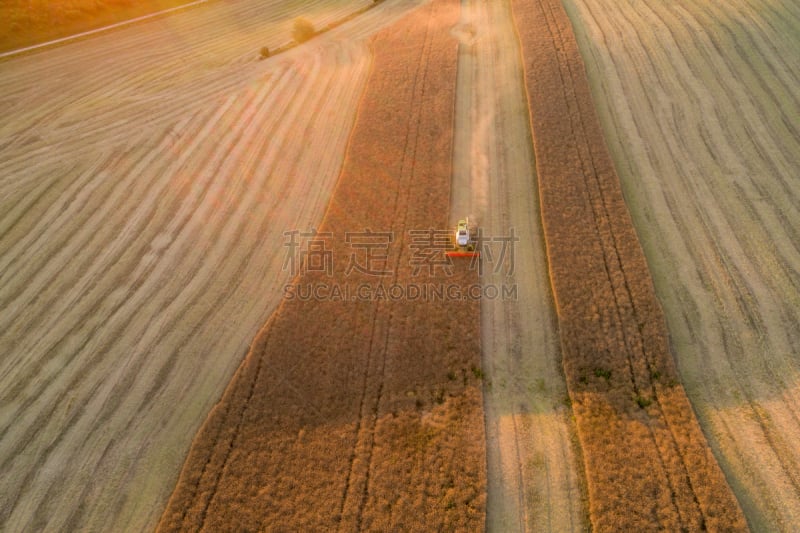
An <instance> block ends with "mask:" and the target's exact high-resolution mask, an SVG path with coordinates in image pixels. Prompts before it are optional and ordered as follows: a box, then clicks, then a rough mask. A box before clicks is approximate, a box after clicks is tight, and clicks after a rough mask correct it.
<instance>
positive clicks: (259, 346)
mask: <svg viewBox="0 0 800 533" xmlns="http://www.w3.org/2000/svg"><path fill="white" fill-rule="evenodd" d="M458 12H459V10H458V2H457V1H456V0H440V1H435V2H431V3H429V4H427V5H426V6H424V7H422V8H419V9H418V10H417V11H415V12H414V13H412V14H411V15H410V16H409V17H407V18H406V19H404V20H403V21H401V22H400V23H398V24H396V25H394V26H392V27H390V28H388V29H387V30H385V31H384V32H382V33H380V34H379V35H378V36H377V37H376V39H375V40H374V42H373V47H374V54H375V57H374V64H373V68H372V74H371V76H370V78H369V81H368V83H367V87H366V89H365V93H364V95H363V97H362V101H361V104H360V107H359V112H358V120H357V122H356V125H355V127H354V130H353V132H352V136H351V139H350V144H349V147H348V151H347V155H346V159H345V165H344V168H343V170H342V174H341V176H340V178H339V183H338V185H337V188H336V191H335V193H334V196H333V198H332V199H331V203H330V206H329V208H328V212H327V214H326V216H325V219H324V221H323V224H322V226H321V227H320V228H319V233H318V235H319V238H320V239H326V240H323V241H322V242H327V245H326V246H327V249H328V251H330V253H331V255H330V267H331V268H330V271H317V270H313V269H311V268H309V264H308V263H303V266H304V268H303V270H302V272H300V273H299V275H298V277H297V278H296V279H295V281H294V283H293V285H292V290H291V291H290V293H289V294H292V295H294V296H293V297H289V296H287V298H286V299H285V300H284V301H283V303H282V304H281V306H280V308H279V309H278V311H276V312H275V313H274V314H273V316H272V317H271V318H270V320H269V322H268V323H267V324H266V325H265V326H264V328H263V330H262V331H261V332H260V333H259V334H258V336H257V337H256V339H255V340H254V342H253V345H252V347H251V350H250V352H249V353H248V355H247V357H246V359H245V361H244V362H243V364H242V366H241V367H240V368H239V370H238V371H237V373H236V375H235V377H234V379H233V380H232V381H231V383H230V385H229V387H228V388H227V390H226V392H225V394H224V395H223V397H222V399H221V401H220V403H219V404H218V405H217V406H216V407H215V408H214V409H213V410H212V412H211V413H210V415H209V418H208V419H207V421H206V423H205V424H204V426H203V428H202V429H201V431H200V432H199V433H198V435H197V436H196V438H195V441H194V443H193V445H192V449H191V450H190V453H189V456H188V458H187V460H186V463H185V465H184V469H183V471H182V473H181V477H180V480H179V481H178V485H177V487H176V489H175V492H174V493H173V496H172V498H171V499H170V502H169V504H168V506H167V509H166V510H165V512H164V515H163V516H162V521H161V524H160V526H159V529H160V530H162V531H172V530H187V529H191V530H196V529H207V530H218V529H220V528H223V527H224V528H234V529H248V530H252V529H257V528H263V527H264V525H265V524H269V526H270V527H276V528H286V529H292V530H298V531H311V530H332V529H341V530H345V531H351V530H361V529H365V530H375V529H378V530H386V531H388V530H409V529H419V528H422V527H428V528H434V529H442V528H443V529H454V528H460V529H468V530H474V529H479V528H481V527H482V526H483V521H484V500H485V494H484V493H485V466H484V461H485V449H484V435H483V416H482V411H481V383H480V381H479V379H478V377H479V372H477V370H476V369H478V368H479V365H480V340H479V337H478V333H479V308H478V302H477V301H476V300H463V301H462V300H461V299H458V300H457V301H455V300H444V299H439V300H431V301H414V300H411V299H399V300H391V299H389V300H387V299H380V298H370V297H368V296H364V292H360V293H359V292H357V291H358V290H362V291H363V289H364V288H366V289H367V291H368V292H371V293H372V294H374V293H375V292H376V291H377V289H379V288H381V287H388V286H393V285H397V286H407V285H408V284H410V283H412V282H414V283H419V284H426V283H434V282H447V283H448V284H452V285H453V286H455V287H458V288H461V289H463V288H465V287H466V286H469V285H471V284H475V283H477V272H475V271H470V270H469V269H468V268H467V266H468V265H466V264H463V263H462V264H460V265H455V266H454V269H453V271H452V273H451V275H450V276H447V275H446V273H444V272H442V271H439V270H435V271H433V272H427V271H426V270H425V269H423V270H422V271H421V272H417V273H415V272H414V269H413V268H412V264H411V255H412V248H411V246H410V244H411V242H410V240H409V239H410V233H409V230H415V229H420V230H427V229H431V228H434V229H435V228H445V227H446V224H447V217H446V214H447V206H448V202H449V192H450V191H449V186H450V178H451V155H450V154H451V150H452V134H453V132H452V124H453V107H454V93H455V71H456V44H455V41H454V39H453V38H452V36H451V35H450V34H449V29H450V27H451V26H452V25H453V24H454V23H455V21H456V20H457V18H458ZM376 206H377V207H378V208H377V209H376ZM366 230H371V231H372V232H378V233H385V234H386V235H390V236H391V240H389V241H386V247H385V250H384V251H381V254H380V255H381V256H385V259H382V260H380V261H378V262H377V263H376V264H374V265H373V267H374V268H377V269H378V270H380V271H382V272H385V274H382V275H376V274H375V273H370V272H362V271H360V270H359V269H357V268H356V269H352V268H351V267H352V266H353V264H354V263H352V261H353V258H354V256H353V254H354V253H356V251H357V250H356V249H355V248H352V247H350V246H348V239H349V238H350V237H349V235H350V234H351V232H353V233H363V232H365V231H366ZM356 260H358V258H356ZM362 266H363V265H362ZM332 286H336V287H340V288H341V290H342V291H343V292H342V294H344V295H353V296H357V295H358V294H361V296H362V297H356V298H352V299H351V298H348V297H344V298H338V299H337V298H300V297H299V295H300V294H302V291H303V290H308V288H309V287H310V288H311V289H312V290H316V289H319V288H321V287H329V288H330V287H332ZM359 288H361V289H359ZM317 294H328V295H329V294H330V292H328V291H327V290H326V291H325V292H324V293H317Z"/></svg>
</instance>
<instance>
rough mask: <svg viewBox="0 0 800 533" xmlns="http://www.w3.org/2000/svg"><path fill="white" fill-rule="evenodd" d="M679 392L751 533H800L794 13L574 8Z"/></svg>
mask: <svg viewBox="0 0 800 533" xmlns="http://www.w3.org/2000/svg"><path fill="white" fill-rule="evenodd" d="M565 4H566V5H567V8H568V11H569V13H570V16H571V17H572V20H573V23H574V25H575V28H576V32H577V37H578V42H579V45H580V47H581V51H582V53H583V56H584V58H585V60H586V64H587V71H588V73H589V77H590V81H591V82H592V91H593V94H594V99H595V102H596V103H597V104H598V109H599V110H600V111H601V120H602V123H603V126H604V129H605V132H606V138H607V139H608V142H609V146H610V148H611V152H612V154H613V156H614V158H615V161H616V163H617V168H618V169H619V173H620V178H621V179H622V183H623V188H624V191H625V196H626V199H627V200H628V204H629V206H630V209H631V214H632V215H633V219H634V223H635V224H636V228H637V231H638V233H639V235H640V238H641V239H642V244H643V247H644V250H645V253H646V255H647V259H648V262H649V264H650V268H651V271H652V273H653V278H654V282H655V287H656V292H657V294H658V296H659V298H660V300H661V301H662V303H663V306H664V311H665V314H666V317H667V323H668V325H669V331H670V335H671V339H672V343H673V350H674V353H675V358H676V360H677V365H678V369H679V372H680V376H681V381H682V383H683V384H684V386H685V387H686V391H687V394H688V395H689V398H690V400H691V402H692V406H693V407H694V409H695V411H696V412H697V416H698V419H699V421H700V424H701V426H702V427H703V430H704V432H705V434H706V435H707V436H708V439H709V441H710V443H711V445H712V448H713V450H714V453H715V455H716V457H717V459H718V460H719V462H720V465H721V466H722V468H723V470H724V471H725V474H726V476H727V477H728V479H729V481H730V483H731V487H732V488H733V490H734V493H735V494H736V496H737V498H738V499H739V501H740V503H741V505H742V508H743V510H744V512H745V516H746V517H747V520H748V522H749V524H750V526H751V527H752V529H753V530H754V531H795V530H796V529H797V524H798V523H800V358H799V357H798V354H800V337H798V332H800V274H799V273H800V248H798V247H800V187H798V186H797V184H798V169H800V130H798V125H799V124H800V4H798V3H797V2H793V1H786V0H777V1H775V0H732V1H726V2H702V1H697V0H674V1H670V2H635V1H619V2H618V1H614V0H569V1H567V2H565Z"/></svg>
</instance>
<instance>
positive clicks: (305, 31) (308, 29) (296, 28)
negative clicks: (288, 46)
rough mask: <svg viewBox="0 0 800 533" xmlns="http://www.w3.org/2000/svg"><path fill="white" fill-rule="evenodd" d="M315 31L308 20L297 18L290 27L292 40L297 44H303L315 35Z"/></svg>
mask: <svg viewBox="0 0 800 533" xmlns="http://www.w3.org/2000/svg"><path fill="white" fill-rule="evenodd" d="M316 33H317V31H316V30H315V29H314V25H313V24H312V23H311V21H310V20H308V19H304V18H303V17H299V18H297V19H295V21H294V25H293V26H292V38H293V39H294V40H295V42H297V43H304V42H306V41H307V40H309V39H311V38H312V37H313V36H314V35H316Z"/></svg>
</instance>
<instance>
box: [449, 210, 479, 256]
mask: <svg viewBox="0 0 800 533" xmlns="http://www.w3.org/2000/svg"><path fill="white" fill-rule="evenodd" d="M447 255H448V256H449V257H475V256H477V255H478V252H477V251H476V250H475V239H474V237H473V234H472V229H471V228H470V225H469V217H467V218H463V219H461V220H459V221H458V224H457V225H456V231H455V234H454V243H453V249H452V250H449V251H448V252H447Z"/></svg>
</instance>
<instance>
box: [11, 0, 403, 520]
mask: <svg viewBox="0 0 800 533" xmlns="http://www.w3.org/2000/svg"><path fill="white" fill-rule="evenodd" d="M364 3H365V2H343V1H330V2H317V3H314V4H312V5H311V6H310V7H309V10H310V12H309V16H310V17H312V19H313V20H314V22H315V24H317V25H324V24H327V22H329V21H333V20H336V19H338V18H340V17H341V16H343V15H345V14H347V13H348V12H350V11H352V10H354V9H357V8H358V7H361V6H362V5H363V4H364ZM277 5H280V6H281V7H276V8H275V9H272V10H270V9H267V8H266V7H265V6H264V5H263V4H262V3H260V2H237V3H233V4H230V3H218V4H215V7H214V8H213V9H212V8H211V7H209V8H205V7H204V8H202V9H201V8H198V9H194V10H190V11H187V12H186V13H183V14H180V15H175V16H170V17H167V18H163V19H159V20H157V21H153V22H152V23H147V24H141V25H137V26H136V28H135V29H121V30H119V31H115V32H113V33H110V34H108V35H103V36H100V37H97V38H93V39H89V40H85V41H81V42H77V43H73V44H70V45H67V46H63V47H59V48H56V49H52V50H47V51H44V52H40V53H36V54H33V55H30V56H26V57H21V58H16V59H13V60H9V61H5V62H3V63H2V64H0V71H1V72H2V75H0V94H1V95H2V97H0V111H1V113H2V116H4V117H11V120H4V121H2V123H0V353H3V354H4V356H3V357H2V358H0V471H2V472H3V475H2V477H1V478H0V529H3V530H23V529H31V530H41V529H45V528H49V529H53V530H64V529H66V530H69V529H72V530H76V529H82V530H101V529H102V530H109V529H113V530H134V531H139V530H143V529H148V528H152V527H153V526H154V524H155V522H156V520H157V519H158V516H159V513H160V511H161V509H162V508H163V506H164V504H165V503H166V501H167V498H168V497H169V494H170V492H171V490H172V489H173V487H174V483H175V480H176V479H177V475H178V472H179V470H180V467H181V465H182V463H183V461H184V459H185V454H186V451H187V449H188V447H189V444H190V442H191V438H192V436H193V435H194V434H195V432H196V430H197V428H198V427H199V425H200V424H201V423H202V421H203V420H204V419H205V417H206V415H207V413H208V411H209V409H210V408H211V406H212V405H213V404H214V402H216V401H217V399H218V398H219V396H220V394H221V393H222V391H223V390H224V387H225V386H226V384H227V383H228V381H229V380H230V377H231V375H232V374H233V372H234V370H235V369H236V367H237V366H238V364H239V363H240V361H241V359H242V357H243V356H244V354H245V353H246V351H247V348H248V344H249V342H250V340H251V339H252V338H253V336H254V335H255V333H256V332H257V331H258V328H259V327H260V326H261V325H262V324H263V322H264V320H265V319H266V318H267V317H268V316H269V315H270V313H271V312H272V310H273V309H274V307H275V306H276V305H277V303H278V301H279V300H280V298H281V297H282V295H283V293H282V291H281V287H282V284H283V283H285V282H286V281H287V280H288V279H290V274H291V273H290V272H289V271H288V270H285V269H284V268H283V267H284V266H285V264H284V261H285V258H286V251H287V248H286V247H285V246H284V244H285V243H286V237H285V235H284V232H286V231H291V230H301V231H306V230H308V229H310V228H311V227H313V226H314V225H316V224H317V223H318V221H319V219H320V217H321V216H322V214H323V212H324V209H325V207H326V206H327V203H328V199H329V195H330V192H331V189H332V187H333V185H334V183H335V180H336V179H337V176H338V174H339V170H340V168H341V164H342V158H343V154H344V150H345V146H346V142H347V138H348V134H349V131H350V128H351V125H352V123H353V121H354V118H355V108H356V105H357V101H358V97H359V95H360V94H361V91H362V88H363V84H364V82H365V80H366V77H367V74H368V71H369V65H370V54H369V49H368V47H367V45H366V42H365V38H366V37H367V36H369V35H371V34H372V33H374V32H375V31H377V30H378V29H379V28H381V27H383V26H384V25H386V24H389V23H391V21H393V20H396V19H397V18H398V17H399V16H401V15H402V14H403V13H404V12H406V11H407V10H408V9H410V8H412V7H413V6H414V5H415V3H414V2H403V1H394V2H393V1H387V2H385V3H384V4H382V5H381V6H380V7H378V8H376V9H373V10H371V11H369V12H368V13H367V14H365V15H364V16H363V17H359V18H358V19H357V20H354V21H352V22H351V23H348V24H347V25H345V26H342V27H340V28H337V29H336V30H334V31H331V32H329V33H327V34H326V35H325V36H324V37H322V38H320V39H318V40H314V41H312V42H310V43H309V44H308V45H306V46H304V47H300V48H297V49H295V50H293V51H291V52H289V53H287V54H284V55H282V56H280V57H278V58H275V59H270V60H268V61H257V60H256V54H257V50H258V49H259V48H260V47H261V46H263V45H265V44H266V45H270V46H276V45H278V44H281V43H282V42H283V41H284V40H285V39H286V33H285V31H284V30H285V29H286V28H287V27H288V24H289V23H288V20H289V19H290V18H291V17H292V16H294V14H299V13H300V12H299V11H297V7H296V5H295V6H294V7H292V6H289V7H285V6H286V5H287V4H286V3H284V2H280V3H276V6H277ZM220 21H224V23H220ZM281 32H284V33H281ZM312 146H313V147H314V149H313V151H311V150H309V147H312Z"/></svg>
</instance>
